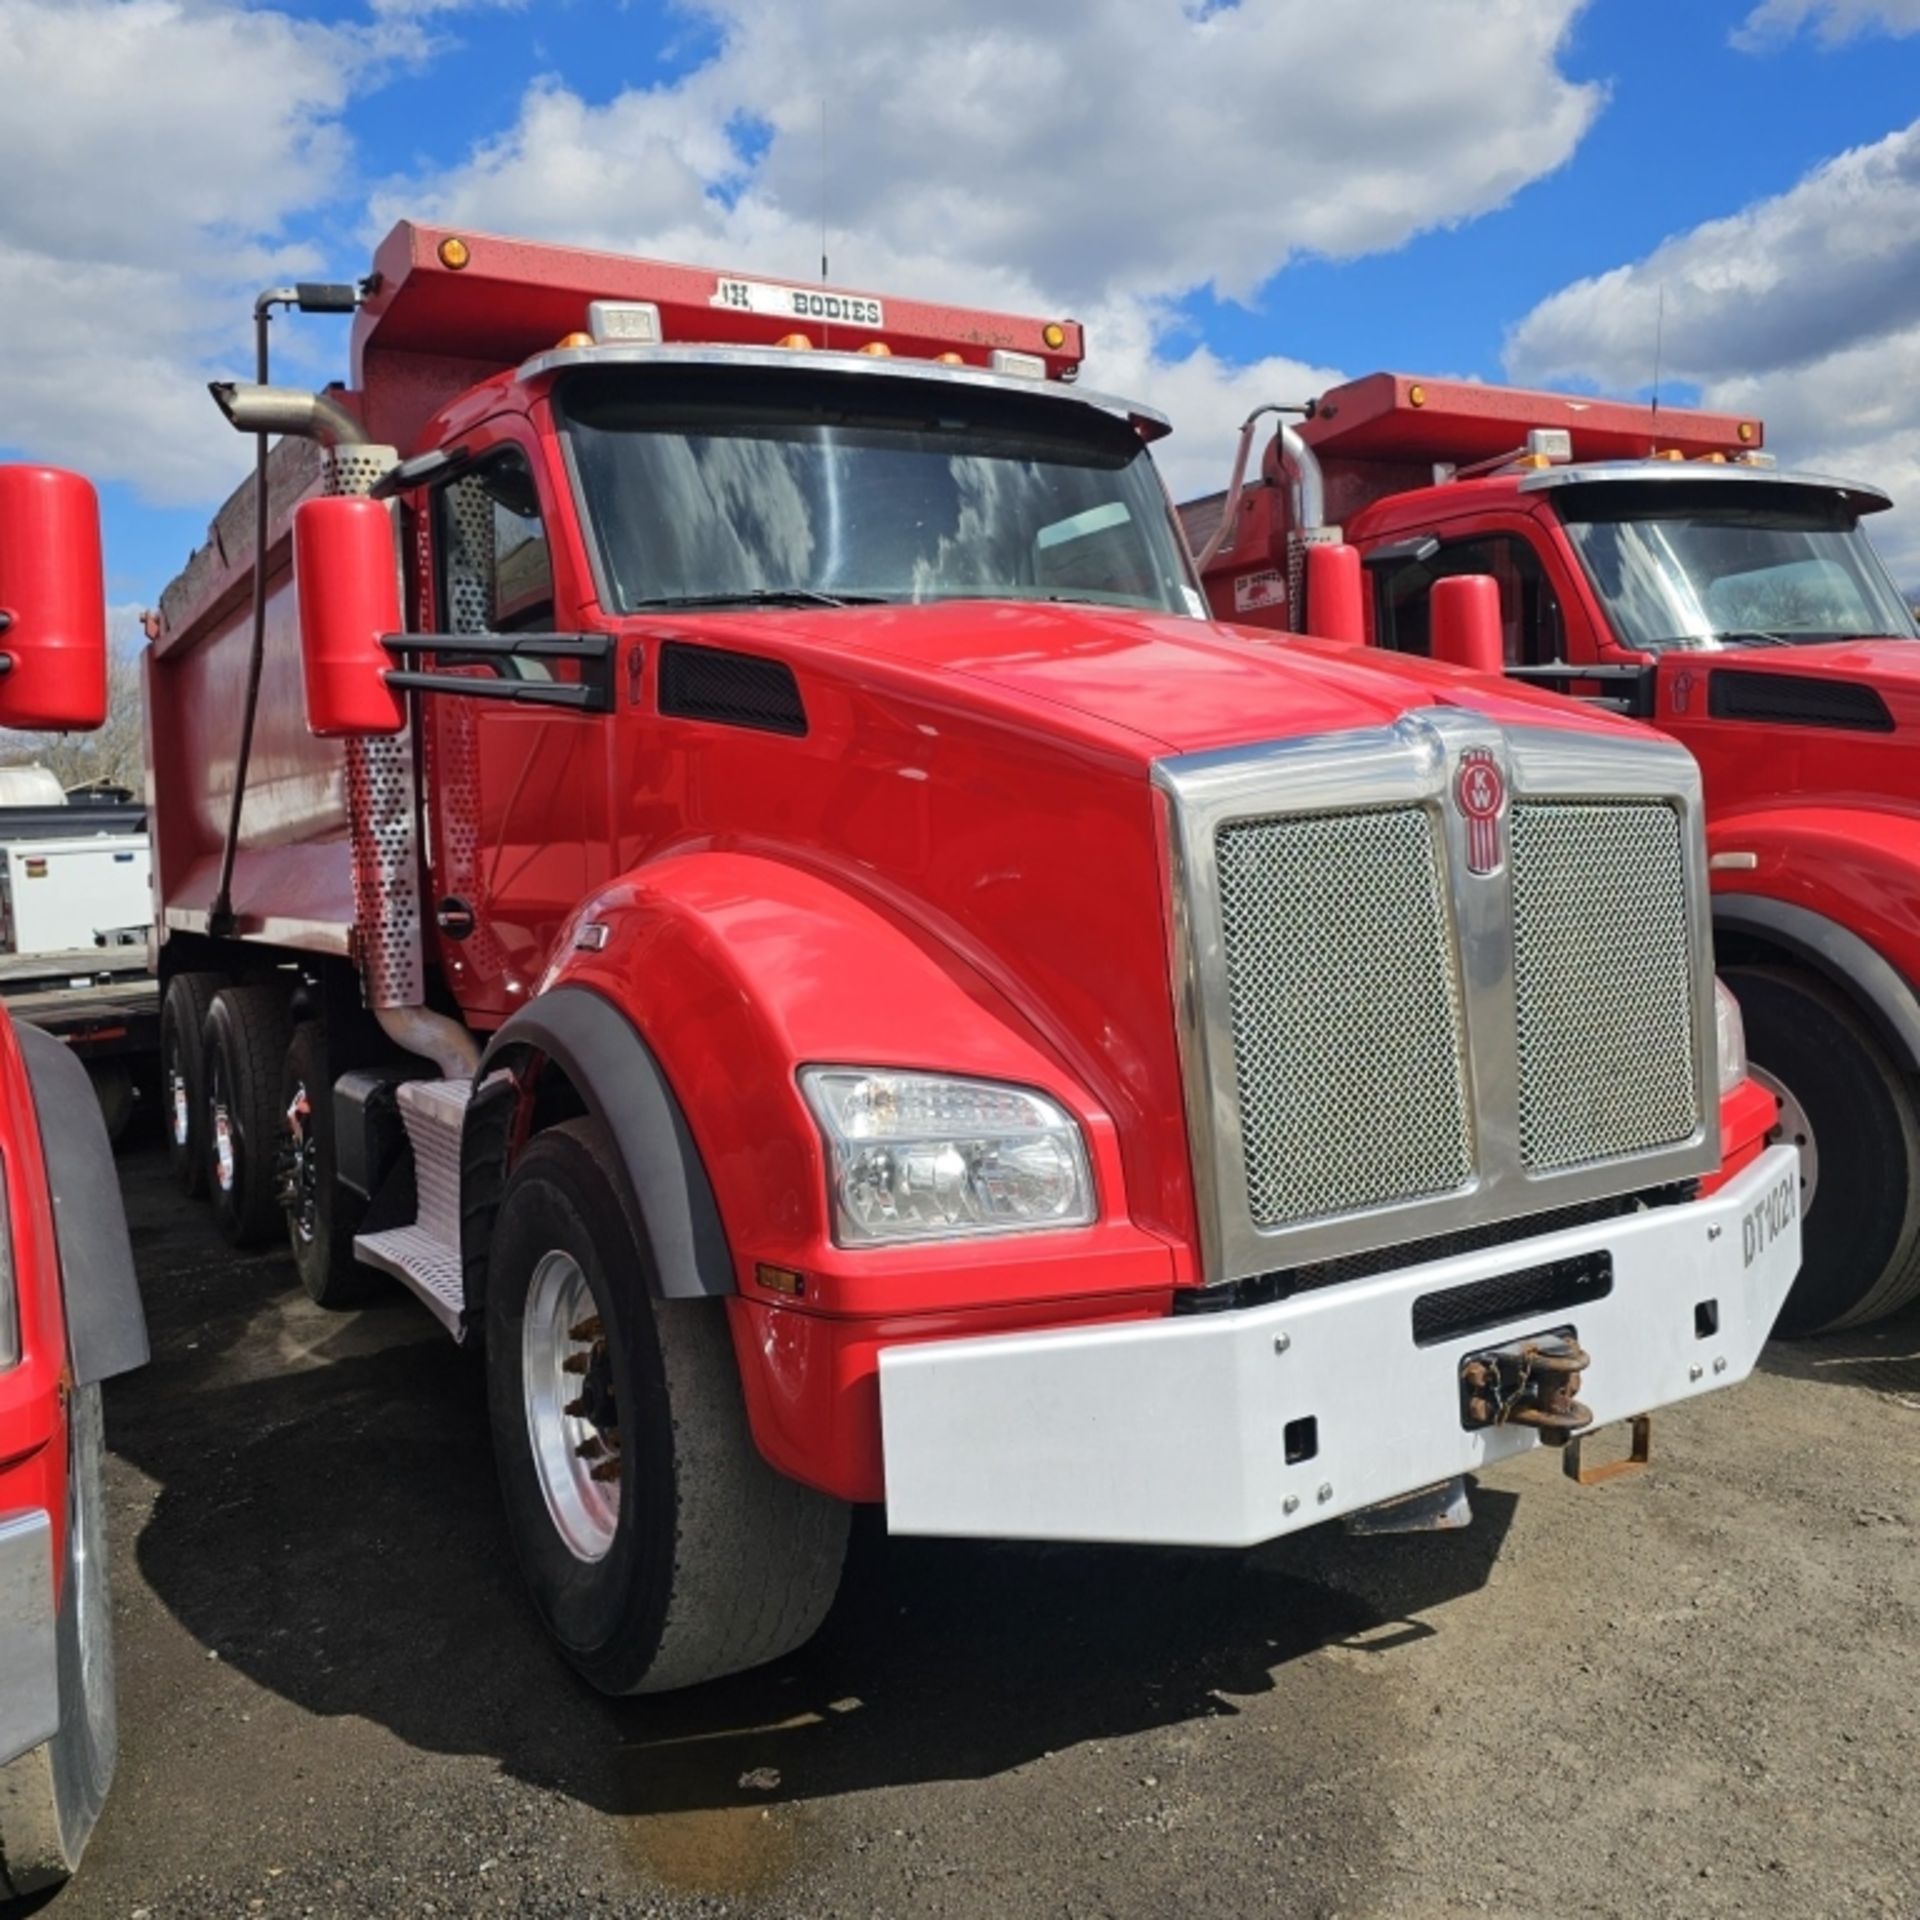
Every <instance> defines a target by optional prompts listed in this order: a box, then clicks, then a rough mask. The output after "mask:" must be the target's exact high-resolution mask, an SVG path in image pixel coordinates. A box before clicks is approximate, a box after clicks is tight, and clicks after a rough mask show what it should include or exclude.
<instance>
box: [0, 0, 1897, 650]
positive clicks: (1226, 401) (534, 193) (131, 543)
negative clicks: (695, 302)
mask: <svg viewBox="0 0 1920 1920" xmlns="http://www.w3.org/2000/svg"><path fill="white" fill-rule="evenodd" d="M1916 115H1920V0H1584V4H1583V0H1348V4H1345V5H1340V4H1334V0H1238V4H1232V3H1231V0H1187V3H1186V4H1181V0H1100V3H1099V4H1097V5H1096V4H1094V3H1093V0H1054V4H1052V5H1050V6H1035V5H1034V4H1033V3H1032V0H972V3H971V4H962V5H959V6H952V7H945V8H940V9H932V8H924V7H923V8H916V7H914V6H911V5H909V6H904V7H903V6H901V5H899V4H898V0H887V3H885V4H883V0H786V3H785V4H775V3H774V0H686V3H685V4H678V5H672V6H666V5H660V4H655V3H654V0H281V4H277V5H275V4H265V3H262V4H244V3H243V0H0V181H4V182H6V183H7V186H8V191H6V192H4V193H0V458H8V459H29V460H44V461H51V462H56V463H59V464H63V465H70V466H76V467H79V468H80V469H81V470H82V471H84V472H86V473H88V474H90V475H91V476H92V477H93V478H94V479H95V480H96V481H97V482H98V483H99V485H100V487H101V492H102V498H103V502H104V506H105V513H106V531H107V563H108V597H109V600H110V601H111V602H112V603H114V605H115V607H116V608H117V609H119V610H120V611H121V614H122V623H123V625H125V624H127V623H126V620H125V615H126V612H127V610H129V609H133V608H137V607H138V606H140V605H144V604H150V603H151V602H152V601H154V600H155V599H156V598H157V596H158V594H159V591H160V589H161V587H162V586H163V585H164V584H165V583H166V581H167V579H168V578H169V577H170V576H171V575H172V574H173V572H174V571H176V570H177V568H178V567H179V565H180V564H181V562H182V561H183V560H184V558H185V557H186V554H187V553H188V551H189V550H190V549H191V548H192V547H193V546H194V545H196V544H197V543H198V542H199V541H200V540H201V539H202V538H203V537H204V533H205V529H206V525H207V522H208V520H209V518H210V516H211V514H212V512H213V510H214V509H215V508H216V507H217V506H218V504H219V502H220V501H221V499H223V498H224V497H225V495H226V494H227V493H228V491H230V489H231V488H232V487H233V486H234V484H236V482H237V481H238V480H239V479H240V478H241V477H242V475H243V473H244V471H245V469H246V465H247V461H248V457H249V451H248V447H247V444H246V443H245V442H244V441H243V440H241V439H240V437H239V436H237V435H235V434H234V433H232V431H231V430H230V429H228V428H227V427H225V426H224V425H223V424H222V423H221V421H220V419H219V417H218V415H217V414H216V412H215V410H214V407H213V405H212V403H211V401H210V400H209V399H208V397H207V394H206V382H207V381H208V380H209V379H211V378H217V377H220V376H222V375H243V376H244V375H246V374H247V373H248V371H249V369H250V365H251V347H250V320H249V315H250V311H251V305H252V297H253V294H254V293H255V292H256V291H257V290H258V289H259V288H261V287H262V286H265V285H268V284H272V283H275V282H278V281H282V280H286V279H288V278H292V277H319V276H333V277H338V278H351V277H353V276H355V275H357V274H359V273H361V272H364V271H365V269H366V265H367V261H368V258H369V255H370V253H371V251H372V247H373V245H374V243H375V242H376V241H377V239H378V238H379V236H380V235H381V234H382V233H383V232H384V231H385V230H386V229H387V227H388V226H390V225H391V224H392V222H393V221H394V220H396V219H398V218H402V217H407V216H413V217H418V218H423V219H433V220H441V221H446V222H449V223H453V224H457V225H461V226H464V227H467V228H470V229H474V230H478V231H487V232H504V233H516V234H525V235H529V236H534V237H539V238H546V239H556V240H571V241H576V242H581V243H586V244H593V245H600V246H607V247H612V248H617V249H622V250H628V251H634V252H642V253H649V254H653V255H656V256H658V257H663V258H668V259H677V260H687V261H692V262H697V263H699V264H702V265H711V266H715V267H730V268H736V269H740V270H743V271H746V272H748V273H752V274H755V275H759V276H764V277H773V278H782V279H785V278H807V279H810V278H813V277H814V276H815V275H816V274H817V272H818V262H819V256H820V250H821V242H822V230H823V226H824V230H825V236H826V243H827V247H828V251H829V255H830V259H831V268H832V275H833V278H834V280H835V281H836V282H839V283H842V284H846V285H850V286H856V287H863V288H868V289H871V290H874V291H878V292H882V293H894V294H900V295H909V296H912V295H924V296H929V297H939V298H951V299H955V300H959V301H963V302H966V303H970V304H976V305H983V306H993V307H1000V308H1011V309H1013V310H1016V311H1031V312H1034V313H1038V314H1047V315H1053V314H1072V315H1074V316H1076V317H1078V318H1080V319H1082V320H1083V321H1084V322H1085V323H1086V325H1087V328H1088V341H1089V360H1088V365H1087V368H1086V378H1087V380H1088V381H1089V383H1090V384H1093V385H1096V386H1098V387H1100V388H1102V389H1105V390H1109V391H1117V392H1121V393H1125V394H1128V395H1130V396H1132V397H1135V398H1138V399H1141V400H1145V401H1148V402H1150V403H1152V404H1153V405H1155V406H1157V407H1158V408H1159V409H1160V410H1161V411H1163V412H1165V413H1167V414H1168V415H1170V416H1171V418H1172V419H1173V421H1174V425H1175V431H1174V434H1173V436H1172V437H1171V439H1170V440H1168V441H1166V442H1164V443H1162V446H1161V448H1160V449H1158V451H1159V453H1160V455H1161V463H1162V465H1163V467H1164V468H1165V469H1166V470H1167V473H1168V478H1169V482H1170V484H1171V485H1172V487H1173V489H1174V492H1175V494H1176V496H1177V497H1182V498H1184V497H1186V496H1188V495H1191V494H1194V493H1198V492H1203V491H1210V490H1213V489H1215V488H1218V487H1219V486H1221V485H1223V484H1224V482H1225V477H1226V470H1227V467H1228V464H1229V462H1230V459H1231V454H1232V441H1233V430H1234V426H1235V424H1236V423H1237V421H1238V420H1239V418H1240V417H1241V416H1242V415H1243V414H1244V413H1245V412H1246V411H1247V410H1248V408H1249V407H1251V406H1252V405H1254V404H1256V403H1258V402H1260V401H1265V400H1304V399H1305V398H1307V397H1308V396H1309V395H1311V394H1313V393H1317V392H1320V391H1322V390H1323V389H1324V388H1325V387H1327V386H1328V385H1330V384H1332V383H1333V382H1334V381H1336V380H1337V379H1339V378H1342V377H1344V376H1350V375H1356V374H1360V373H1365V372H1368V371H1371V370H1373V369H1375V368H1379V367H1390V368H1394V369H1397V370H1401V371H1408V372H1424V373H1429V374H1449V375H1455V376H1466V377H1474V378H1483V379H1487V380H1513V381H1518V382H1522V383H1526V384H1531V385H1552V386H1561V387H1568V388H1573V389H1577V390H1580V391H1598V392H1606V393H1614V394H1623V395H1644V394H1645V393H1646V392H1648V391H1649V389H1650V386H1651V383H1652V381H1653V379H1654V376H1655V364H1656V332H1657V333H1658V364H1659V378H1660V389H1661V394H1662V398H1663V399H1664V400H1667V401H1669V402H1671V403H1675V404H1678V403H1683V402H1685V401H1688V400H1698V401H1700V402H1702V403H1704V404H1708V405H1713V406H1723V407H1726V408H1729V409H1737V410H1738V411H1740V412H1743V413H1758V414H1760V415H1762V416H1763V417H1764V418H1765V419H1766V421H1767V423H1768V437H1769V444H1770V445H1771V446H1772V447H1773V448H1774V449H1775V450H1776V451H1777V452H1778V453H1779V455H1780V457H1781V459H1782V461H1783V463H1786V464H1792V465H1796V466H1808V467H1813V468H1816V469H1819V470H1822V471H1827V472H1835V473H1840V474H1844V475H1847V476H1848V477H1852V478H1858V479H1866V480H1871V481H1874V482H1877V483H1878V484H1879V485H1881V486H1882V487H1884V488H1886V489H1887V490H1888V491H1889V492H1891V493H1892V494H1893V495H1894V498H1895V500H1896V502H1901V503H1908V502H1910V503H1911V504H1910V505H1897V506H1896V509H1895V511H1894V512H1893V513H1892V514H1890V515H1887V516H1884V517H1883V518H1882V519H1881V520H1880V521H1878V522H1877V523H1876V524H1875V528H1874V532H1875V537H1876V539H1877V541H1878V543H1879V544H1880V546H1881V548H1882V550H1883V552H1885V553H1886V555H1887V557H1888V558H1889V560H1890V562H1891V563H1892V564H1893V566H1894V569H1895V571H1896V573H1897V574H1898V576H1899V577H1900V579H1901V580H1902V582H1903V583H1905V584H1909V585H1920V406H1917V404H1916V402H1915V400H1914V398H1913V396H1914V395H1915V394H1916V393H1920V118H1917V117H1916ZM1656 323H1657V324H1656ZM346 326H347V323H346V322H345V321H343V320H339V319H331V318H326V317H321V316H302V317H297V318H293V319H289V320H287V321H284V322H277V323H276V326H275V354H276V368H275V371H276V376H277V377H282V378H286V379H289V380H292V379H302V380H309V381H311V382H312V383H313V384H316V385H317V384H319V383H320V382H322V381H324V380H326V379H329V378H337V377H344V375H345V372H346Z"/></svg>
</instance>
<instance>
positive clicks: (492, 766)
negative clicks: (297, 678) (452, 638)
mask: <svg viewBox="0 0 1920 1920" xmlns="http://www.w3.org/2000/svg"><path fill="white" fill-rule="evenodd" d="M465 441H466V445H467V447H468V449H469V453H470V457H469V458H468V459H466V460H463V461H462V463H461V465H460V467H459V469H458V471H457V472H456V473H455V474H454V475H453V476H452V477H451V478H449V479H447V480H446V481H444V482H442V483H441V484H439V485H437V486H433V487H430V488H429V489H427V490H426V493H425V497H424V499H423V501H422V503H421V506H422V512H423V516H424V532H425V537H426V539H427V541H428V543H429V550H430V553H431V567H430V570H429V581H428V591H429V593H430V596H431V599H432V602H433V605H432V609H431V617H430V618H429V619H423V625H430V626H431V627H432V628H434V629H435V630H437V631H439V632H441V633H447V634H455V635H458V634H466V633H471V634H543V633H554V632H571V631H577V630H578V627H579V624H580V622H579V613H580V609H581V607H582V605H583V603H585V602H587V601H588V600H590V594H588V593H584V592H582V590H581V586H580V583H579V582H577V581H575V580H574V579H572V578H571V577H570V575H571V572H572V569H571V567H570V565H569V563H568V560H567V557H566V552H565V549H564V547H563V546H557V545H556V542H555V541H554V540H553V539H552V537H551V535H550V529H551V528H552V527H554V526H555V525H557V524H559V522H558V520H557V517H556V510H555V502H554V501H553V499H552V497H551V494H550V492H549V490H548V482H547V478H546V473H545V464H544V462H543V461H542V460H541V459H540V458H539V448H538V445H537V443H536V441H535V439H534V437H533V435H532V433H531V431H530V430H529V429H528V428H527V427H526V425H525V423H524V422H521V421H517V420H516V421H509V422H505V423H498V424H496V425H495V426H493V427H492V428H490V429H488V430H484V431H482V432H481V433H478V434H473V435H468V436H465ZM432 664H433V667H434V670H435V671H437V672H441V673H450V674H455V675H458V676H459V677H461V678H463V679H470V680H472V681H473V682H474V683H475V684H476V686H478V685H480V684H482V683H485V682H497V681H499V680H502V679H514V680H519V681H523V682H526V681H540V680H550V681H566V680H578V679H579V678H580V676H581V666H580V663H579V662H578V661H575V660H566V659H552V660H540V659H517V658H511V657H502V656H500V655H498V654H495V653H484V654H483V653H480V652H477V651H476V652H475V653H473V654H463V653H460V652H457V651H455V652H450V653H445V654H442V655H441V656H440V657H439V658H438V659H437V660H435V661H434V662H433V663H432ZM421 709H422V714H423V721H422V726H423V732H424V748H425V756H426V773H427V777H426V781H425V793H426V813H427V834H426V842H427V858H428V877H429V885H430V889H431V902H430V907H431V912H430V918H431V920H432V922H433V924H434V926H435V929H436V937H437V941H438V949H439V957H440V962H441V965H442V967H443V969H444V970H445V973H446V976H447V980H448V983H449V985H450V986H451V987H452V988H453V991H454V993H455V996H456V997H457V998H458V999H459V1001H460V1002H461V1004H462V1006H463V1007H465V1008H466V1009H467V1010H468V1011H469V1013H471V1014H473V1015H476V1016H478V1017H479V1018H480V1020H481V1021H482V1023H483V1024H484V1023H485V1022H486V1020H487V1018H488V1016H498V1017H504V1016H505V1015H507V1014H510V1013H511V1012H513V1010H514V1009H515V1008H516V1007H517V1006H520V1005H521V1004H523V1003H524V1002H525V1001H526V999H527V998H528V997H529V996H530V995H531V994H532V993H533V991H534V989H535V986H536V984H537V982H538V980H539V978H540V975H541V973H542V972H543V971H544V969H545V967H546V965H547V962H548V960H549V958H550V957H551V955H552V952H553V949H554V945H555V943H556V941H557V939H558V937H559V934H560V932H561V929H562V927H563V926H564V924H565V923H566V921H567V919H568V918H569V916H570V915H571V914H572V913H573V911H574V909H575V908H576V907H578V905H579V904H580V902H581V900H582V899H583V898H584V897H585V896H586V894H587V893H588V892H590V891H591V890H592V889H593V888H594V887H596V886H598V885H599V884H601V883H602V882H603V881H604V880H605V878H606V877H607V873H608V865H609V861H608V841H609V837H610V836H609V830H608V816H607V807H608V789H607V776H608V764H609V753H610V742H609V728H610V724H611V723H610V721H609V719H608V717H607V716H606V715H604V714H599V713H580V712H570V711H566V710H564V709H558V708H554V707H548V706H537V705H525V706H523V705H516V704H514V703H512V702H511V701H508V700H504V699H497V698H486V697H472V698H469V697H466V696H463V695H461V694H458V693H452V692H436V693H433V694H430V695H427V696H426V697H425V698H424V699H423V700H422V702H421Z"/></svg>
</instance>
